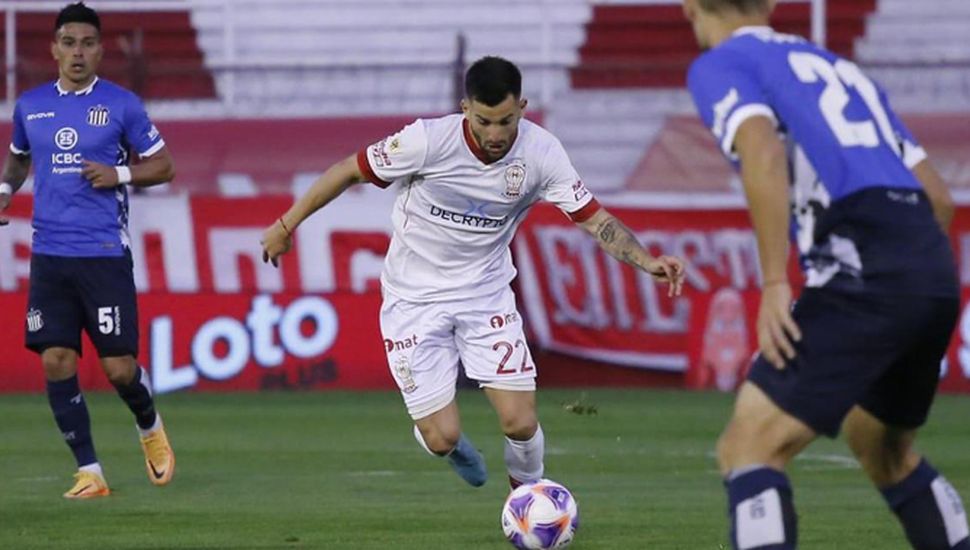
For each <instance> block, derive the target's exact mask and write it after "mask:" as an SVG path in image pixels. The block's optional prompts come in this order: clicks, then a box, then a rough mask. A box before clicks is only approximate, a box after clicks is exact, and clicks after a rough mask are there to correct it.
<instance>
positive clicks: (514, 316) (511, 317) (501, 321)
mask: <svg viewBox="0 0 970 550" xmlns="http://www.w3.org/2000/svg"><path fill="white" fill-rule="evenodd" d="M517 322H519V314H518V312H515V311H513V312H512V313H506V314H505V315H495V316H493V317H492V318H491V319H489V321H488V324H489V325H490V326H491V327H492V328H502V327H504V326H505V325H510V324H512V323H517Z"/></svg>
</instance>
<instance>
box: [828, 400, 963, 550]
mask: <svg viewBox="0 0 970 550" xmlns="http://www.w3.org/2000/svg"><path fill="white" fill-rule="evenodd" d="M842 431H843V433H844V434H845V438H846V441H847V442H848V444H849V447H850V448H851V449H852V452H853V453H855V455H856V458H858V459H859V463H860V464H862V468H863V469H864V470H865V471H866V474H868V476H869V479H871V480H872V482H873V484H874V485H875V486H876V487H877V488H878V489H879V490H880V491H881V492H882V494H883V497H884V498H885V499H886V503H887V504H888V505H889V507H890V508H891V509H892V510H893V512H894V513H895V514H896V516H897V517H898V518H899V521H900V523H902V524H903V529H904V530H905V531H906V538H908V539H909V542H910V543H911V544H912V545H913V547H914V548H918V549H920V550H932V549H940V550H950V549H960V550H965V549H968V548H970V538H968V537H970V531H968V528H967V515H966V510H965V509H964V507H963V503H962V502H961V501H960V495H959V494H957V492H956V489H954V488H953V486H952V485H950V483H949V482H948V481H947V480H946V478H944V477H943V476H942V475H940V473H939V472H937V471H936V469H935V468H933V466H932V465H930V463H929V462H928V461H927V460H926V459H925V458H923V457H922V456H920V455H919V454H918V453H917V452H916V451H915V450H914V449H913V442H914V441H915V439H916V430H912V429H904V428H896V427H892V426H887V425H886V424H884V423H883V422H881V421H880V420H879V419H878V418H876V417H875V416H873V415H872V414H870V413H869V412H867V411H866V410H864V409H862V408H861V407H853V409H852V410H851V411H850V412H849V414H848V416H846V419H845V421H844V422H843V424H842Z"/></svg>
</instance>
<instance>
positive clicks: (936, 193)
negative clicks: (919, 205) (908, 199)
mask: <svg viewBox="0 0 970 550" xmlns="http://www.w3.org/2000/svg"><path fill="white" fill-rule="evenodd" d="M913 174H914V175H915V176H916V179H918V180H919V182H920V183H921V184H922V185H923V190H924V191H926V196H927V197H929V198H930V205H931V206H932V207H933V216H934V217H935V218H936V221H937V222H939V223H940V227H942V228H943V232H944V233H946V232H948V231H949V230H950V222H952V221H953V214H954V211H955V209H956V208H955V207H954V206H953V197H951V196H950V190H949V189H948V188H947V186H946V183H944V182H943V178H942V177H941V176H940V173H939V172H937V171H936V168H933V165H932V164H930V160H929V159H923V160H921V161H920V162H919V164H917V165H916V166H914V167H913Z"/></svg>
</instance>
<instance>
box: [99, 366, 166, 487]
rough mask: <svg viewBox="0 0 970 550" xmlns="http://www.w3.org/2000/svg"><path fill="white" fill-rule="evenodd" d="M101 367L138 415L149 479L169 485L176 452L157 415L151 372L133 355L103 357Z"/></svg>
mask: <svg viewBox="0 0 970 550" xmlns="http://www.w3.org/2000/svg"><path fill="white" fill-rule="evenodd" d="M101 368H102V369H103V370H104V372H105V374H106V375H107V376H108V380H110V381H111V383H112V384H113V385H114V387H115V390H117V391H118V395H119V396H120V397H121V399H122V400H123V401H124V402H125V404H126V405H128V408H129V409H130V410H131V412H132V414H134V415H135V424H136V427H137V428H138V435H139V439H140V440H141V448H142V452H143V453H144V454H145V471H146V472H147V473H148V479H149V480H150V481H151V482H152V483H153V484H155V485H165V484H167V483H168V482H169V481H171V480H172V476H173V475H174V474H175V453H173V452H172V446H171V445H170V444H169V442H168V435H167V434H166V433H165V426H164V425H163V424H162V417H161V416H160V415H159V414H158V413H156V412H155V402H154V399H153V397H152V390H151V384H150V383H149V380H148V373H147V372H145V369H143V368H141V367H140V366H138V364H137V363H136V362H135V358H134V357H133V356H131V355H124V356H120V357H102V358H101Z"/></svg>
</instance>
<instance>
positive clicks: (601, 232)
mask: <svg viewBox="0 0 970 550" xmlns="http://www.w3.org/2000/svg"><path fill="white" fill-rule="evenodd" d="M579 225H580V226H581V227H582V228H583V229H585V230H586V232H588V233H589V234H590V235H592V236H593V237H595V238H596V240H597V242H599V245H600V247H601V248H602V249H603V250H605V251H606V252H607V253H608V254H609V255H610V256H613V257H614V258H616V259H617V260H620V261H621V262H624V263H627V264H630V265H631V266H633V267H635V268H637V269H641V270H643V271H646V272H647V273H649V274H650V275H653V278H654V279H657V280H658V281H664V282H668V283H670V290H669V292H668V296H680V292H681V289H682V288H683V285H684V261H683V260H681V259H680V258H677V257H676V256H660V257H657V258H655V257H653V256H651V255H650V253H649V252H647V251H646V250H645V249H644V248H643V246H641V245H640V241H638V240H637V238H636V236H635V235H634V234H633V232H632V231H630V229H629V228H628V227H627V226H625V225H623V222H621V221H620V220H619V219H617V218H616V216H614V215H613V214H610V213H609V212H607V210H606V209H605V208H600V209H599V210H597V211H596V213H595V214H593V215H592V216H590V217H589V219H587V220H586V221H583V222H580V223H579Z"/></svg>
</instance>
